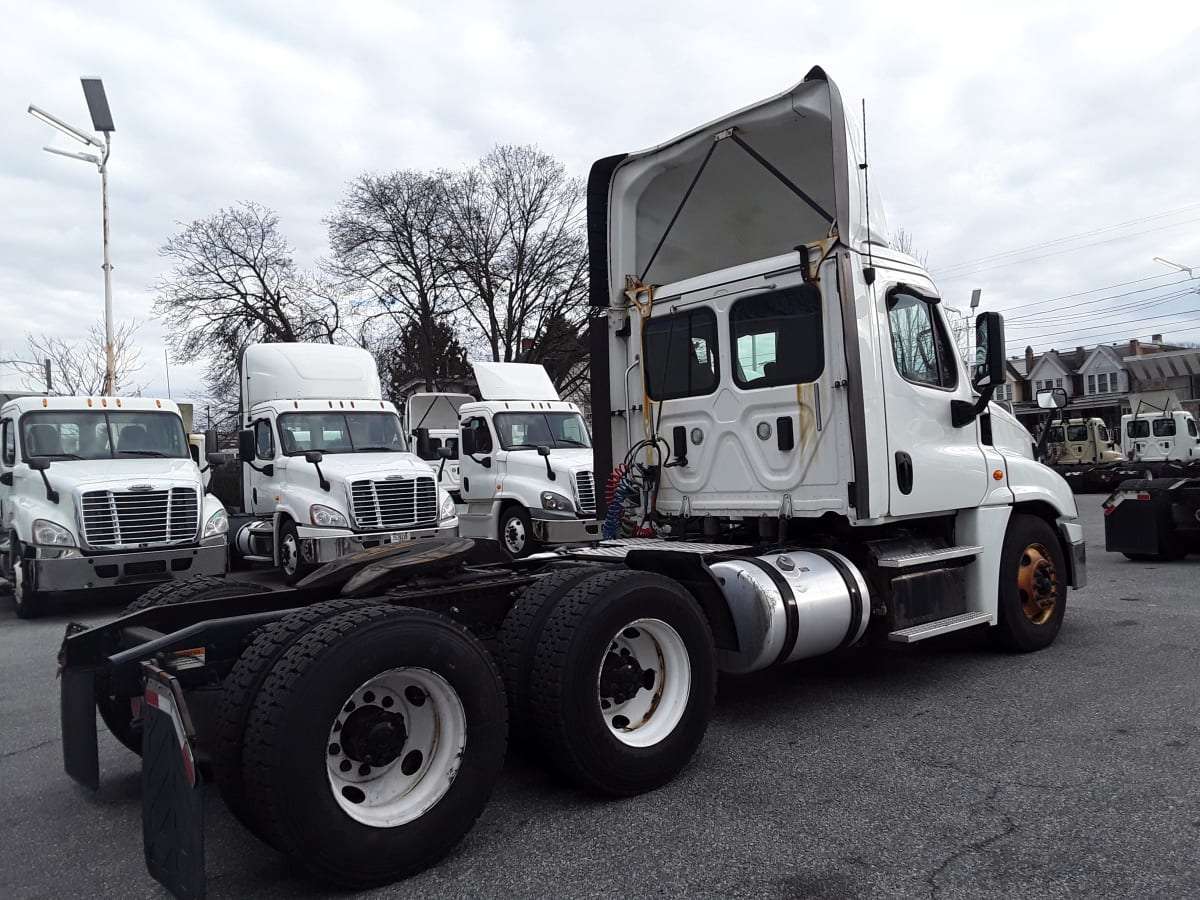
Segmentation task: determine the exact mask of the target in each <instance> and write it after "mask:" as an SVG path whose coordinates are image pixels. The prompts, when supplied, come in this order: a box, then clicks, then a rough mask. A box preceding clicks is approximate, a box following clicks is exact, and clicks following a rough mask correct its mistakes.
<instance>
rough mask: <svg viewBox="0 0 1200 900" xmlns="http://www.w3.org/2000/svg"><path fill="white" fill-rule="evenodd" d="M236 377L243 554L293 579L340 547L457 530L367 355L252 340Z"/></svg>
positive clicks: (238, 545) (450, 505)
mask: <svg viewBox="0 0 1200 900" xmlns="http://www.w3.org/2000/svg"><path fill="white" fill-rule="evenodd" d="M240 377H241V396H242V411H241V415H242V429H243V430H242V431H241V433H240V435H239V447H238V455H239V457H240V459H241V462H242V467H243V489H242V490H243V510H244V511H245V513H247V514H248V515H250V516H251V517H252V520H251V521H249V522H246V523H245V524H243V525H241V527H239V528H238V530H237V533H236V534H235V536H234V551H235V552H236V553H237V554H238V555H239V556H240V557H241V558H242V559H244V560H249V561H257V562H270V563H273V564H274V565H276V566H278V567H279V569H280V572H281V573H282V575H283V577H284V578H285V579H286V580H287V581H288V582H289V583H292V584H294V583H295V582H297V581H299V580H300V579H302V578H303V577H304V576H305V575H307V574H308V573H309V572H311V571H312V570H313V569H314V568H316V567H317V566H319V565H321V564H323V563H327V562H330V561H332V560H335V559H338V558H339V557H342V556H345V555H346V554H348V553H353V552H355V551H358V550H363V549H369V548H371V547H379V546H384V545H388V544H394V543H407V542H409V541H414V540H420V539H424V538H432V537H437V536H439V535H447V534H449V535H453V534H454V533H455V530H456V529H457V527H458V519H457V517H456V515H455V511H454V502H453V501H452V500H451V498H450V495H449V494H448V493H447V492H446V491H445V490H444V489H442V488H441V487H439V486H438V484H437V480H436V477H435V474H434V472H433V470H432V469H431V468H430V467H429V465H427V464H426V463H425V462H424V461H422V460H421V459H418V458H417V457H416V456H415V455H414V454H412V453H410V452H409V450H408V444H407V442H406V441H405V439H404V435H403V433H402V429H401V427H400V417H399V415H398V413H397V412H396V407H395V406H394V405H393V404H392V403H389V402H387V401H385V400H384V399H382V398H383V393H382V390H381V386H380V382H379V372H378V369H377V367H376V365H375V359H374V357H372V356H371V354H370V353H368V352H367V351H366V350H363V349H361V348H357V347H339V346H333V345H330V344H304V343H293V344H255V345H252V346H250V347H248V348H246V351H245V353H244V354H243V356H242V360H241V370H240Z"/></svg>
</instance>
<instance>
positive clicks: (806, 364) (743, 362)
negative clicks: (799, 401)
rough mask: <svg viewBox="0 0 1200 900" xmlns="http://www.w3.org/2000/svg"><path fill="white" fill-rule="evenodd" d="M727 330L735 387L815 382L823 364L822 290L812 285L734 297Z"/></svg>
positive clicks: (823, 366) (760, 386)
mask: <svg viewBox="0 0 1200 900" xmlns="http://www.w3.org/2000/svg"><path fill="white" fill-rule="evenodd" d="M729 332H730V334H729V337H730V341H731V342H732V344H733V353H732V355H733V379H734V381H735V382H737V385H738V386H739V387H744V388H764V387H775V386H777V385H783V384H800V383H802V382H806V381H815V380H816V379H817V377H818V376H819V375H820V374H821V371H822V370H823V369H824V368H825V341H824V339H823V336H822V334H821V294H820V292H819V291H818V290H817V289H816V288H815V287H813V286H812V285H807V284H806V285H801V286H799V287H791V288H785V289H784V290H781V291H770V292H768V293H765V294H755V295H754V296H751V297H747V298H745V299H744V300H739V301H737V302H736V303H734V304H733V307H732V308H731V309H730V310H729ZM781 350H782V351H783V352H780V351H781Z"/></svg>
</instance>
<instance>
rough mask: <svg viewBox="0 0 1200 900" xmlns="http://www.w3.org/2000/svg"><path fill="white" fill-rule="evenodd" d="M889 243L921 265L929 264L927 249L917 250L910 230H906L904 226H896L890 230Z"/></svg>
mask: <svg viewBox="0 0 1200 900" xmlns="http://www.w3.org/2000/svg"><path fill="white" fill-rule="evenodd" d="M891 243H892V247H893V248H894V249H896V250H899V251H900V252H901V253H907V254H908V255H909V256H911V257H912V258H913V259H915V260H916V261H917V262H919V263H920V264H921V265H923V266H925V265H928V264H929V251H927V250H918V249H917V248H916V244H915V242H914V241H913V236H912V232H911V231H907V230H905V229H904V228H897V229H896V230H895V231H894V232H892V236H891Z"/></svg>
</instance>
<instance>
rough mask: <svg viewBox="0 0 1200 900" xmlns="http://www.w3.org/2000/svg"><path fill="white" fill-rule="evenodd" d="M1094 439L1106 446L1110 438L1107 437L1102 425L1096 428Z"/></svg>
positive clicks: (1105, 429)
mask: <svg viewBox="0 0 1200 900" xmlns="http://www.w3.org/2000/svg"><path fill="white" fill-rule="evenodd" d="M1096 439H1097V440H1098V441H1100V443H1102V444H1107V443H1108V442H1109V441H1110V440H1112V438H1110V437H1109V436H1108V429H1107V428H1106V427H1104V426H1103V425H1097V426H1096Z"/></svg>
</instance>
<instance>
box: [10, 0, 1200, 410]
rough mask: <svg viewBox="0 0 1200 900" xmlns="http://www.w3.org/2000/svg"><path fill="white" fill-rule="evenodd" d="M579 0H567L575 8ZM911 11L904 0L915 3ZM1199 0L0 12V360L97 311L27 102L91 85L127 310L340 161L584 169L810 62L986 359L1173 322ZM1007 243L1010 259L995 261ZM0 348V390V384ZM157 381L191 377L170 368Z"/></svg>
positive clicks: (94, 283) (1194, 104)
mask: <svg viewBox="0 0 1200 900" xmlns="http://www.w3.org/2000/svg"><path fill="white" fill-rule="evenodd" d="M577 7H578V8H577ZM914 8H916V10H915V11H914ZM1198 55H1200V4H1197V3H1195V2H1188V3H1185V2H1160V3H1155V4H1147V5H1146V6H1144V7H1143V6H1137V5H1134V6H1131V5H1129V4H1128V3H1116V2H1089V3H1084V2H1079V3H1074V2H1072V3H1065V2H1046V0H1040V2H1033V3H1025V2H1014V0H1009V2H1004V3H988V2H979V0H976V2H972V3H961V2H954V3H945V4H934V3H919V2H918V3H896V2H892V0H889V2H865V3H846V2H836V3H824V4H818V3H796V2H795V0H788V2H763V3H758V2H753V0H743V2H738V3H734V2H728V0H724V2H719V3H710V2H698V0H690V2H648V0H639V2H623V0H610V2H607V3H604V4H587V5H586V7H585V5H584V4H578V5H576V4H571V3H564V2H532V0H531V2H460V0H447V2H441V3H432V2H428V0H425V2H387V0H377V2H354V3H350V2H347V3H341V4H335V3H328V2H321V3H314V2H308V0H289V2H256V3H245V2H241V3H234V2H212V3H190V4H175V3H162V2H109V3H106V4H102V5H97V4H86V5H85V4H79V3H58V2H52V0H39V2H38V3H36V4H9V5H8V7H7V9H6V11H5V28H4V34H3V36H2V37H0V76H2V77H0V117H2V121H3V122H4V126H3V132H2V134H3V135H4V140H3V141H2V142H0V160H2V164H0V211H2V219H0V314H2V315H3V319H2V325H0V358H8V357H14V356H21V355H23V353H24V350H25V339H24V335H25V333H26V332H35V333H49V334H53V335H57V336H61V337H68V338H69V337H76V336H79V335H82V334H83V333H84V332H86V331H87V328H88V326H89V325H90V324H91V323H92V322H94V321H99V320H100V318H101V316H102V314H103V305H104V304H103V280H102V273H101V271H100V261H101V246H100V184H99V176H98V175H97V174H96V171H95V169H94V168H93V167H90V166H88V165H87V164H85V163H82V162H76V161H73V160H68V159H64V158H62V157H58V156H52V155H50V154H47V153H43V152H42V151H41V149H40V148H41V147H42V146H43V145H44V144H52V145H54V146H57V147H61V148H63V149H80V148H79V146H78V145H72V143H71V142H70V141H69V140H68V139H67V138H66V137H64V136H62V135H60V134H58V133H57V132H55V131H53V130H52V129H50V128H49V127H47V126H45V125H44V124H42V123H40V122H38V121H37V120H35V119H34V118H33V117H32V116H29V115H26V107H27V106H28V105H29V104H30V103H31V102H32V103H35V104H37V105H38V106H41V107H43V108H45V109H47V110H49V111H51V112H53V113H55V114H56V115H58V116H60V117H61V118H64V119H66V120H67V121H70V122H72V123H75V124H78V125H81V126H86V125H87V124H88V123H89V119H88V113H87V107H86V105H85V103H84V99H83V94H82V91H81V89H80V85H79V76H81V75H98V76H101V77H102V78H103V79H104V85H105V88H106V90H107V93H108V98H109V103H110V106H111V108H112V113H113V118H114V120H115V123H116V127H117V132H116V134H115V135H114V144H113V153H112V159H111V162H110V166H109V171H110V203H111V207H112V262H113V266H114V272H113V294H114V310H115V316H116V318H117V319H118V320H124V319H126V318H129V317H134V318H138V319H142V320H145V324H144V325H143V326H142V329H141V332H140V334H141V337H142V342H143V346H144V352H143V362H144V363H145V365H146V369H145V371H144V373H143V376H142V378H143V380H145V381H146V382H148V390H149V392H150V393H152V394H163V393H165V391H166V378H165V371H164V370H165V364H164V360H163V349H162V332H161V328H160V327H159V326H158V325H157V323H155V322H153V321H152V320H150V318H149V315H150V307H151V303H152V301H153V291H152V286H153V284H154V282H155V280H156V278H157V277H158V276H159V274H160V272H161V270H162V261H161V260H160V259H159V257H158V256H157V255H156V250H157V248H158V247H159V246H161V245H162V243H163V242H164V241H165V240H166V239H167V238H168V237H169V236H171V235H172V234H173V233H175V232H177V231H178V230H179V228H180V225H179V223H181V222H188V221H191V220H194V219H196V218H200V217H204V216H207V215H209V214H211V213H213V212H215V211H216V210H217V209H219V208H221V207H224V206H229V205H231V204H234V203H236V202H239V201H244V200H255V201H258V202H260V203H263V204H266V205H267V206H270V207H272V208H274V209H275V210H276V211H277V212H278V213H279V216H280V221H281V225H282V228H283V230H284V233H285V234H286V235H287V237H288V238H289V239H290V241H291V242H292V244H293V245H294V247H295V249H296V257H297V261H298V262H299V263H300V264H301V265H303V266H311V265H313V264H314V263H315V262H316V260H317V259H318V258H319V257H320V256H321V255H322V254H323V253H324V252H325V249H326V238H325V230H324V227H323V226H322V224H321V219H322V218H323V217H324V216H325V215H326V214H327V213H328V212H329V211H330V210H331V209H332V208H333V206H334V205H335V203H336V202H337V200H338V199H339V197H340V196H341V194H342V191H343V189H344V186H345V184H346V183H347V182H348V181H349V180H350V179H352V178H354V177H355V176H356V175H358V174H360V173H362V172H364V171H367V170H372V171H387V170H391V169H399V168H433V167H450V168H454V167H461V166H464V165H467V164H469V163H471V162H474V161H475V160H477V159H478V158H479V157H481V156H482V155H483V154H485V153H486V152H487V151H488V150H489V149H490V148H491V147H492V146H494V145H495V144H497V143H533V144H537V145H538V146H540V147H541V148H542V149H543V150H545V151H547V152H549V153H551V154H552V155H554V156H556V157H558V158H559V159H561V160H562V161H563V162H564V163H565V164H566V165H567V167H568V169H569V170H570V171H571V172H572V173H574V174H577V175H579V176H581V177H582V176H586V174H587V170H588V167H589V166H590V165H591V163H592V162H593V161H594V160H596V159H598V158H600V157H603V156H608V155H610V154H612V153H617V152H625V151H632V150H637V149H641V148H644V147H648V146H651V145H654V144H657V143H660V142H661V141H663V140H665V139H667V138H670V137H672V136H674V135H676V134H678V133H680V132H683V131H685V130H688V129H689V128H691V127H693V126H695V125H698V124H700V123H702V122H705V121H708V120H710V119H713V118H715V117H717V116H719V115H721V114H724V113H726V112H729V111H732V110H733V109H736V108H739V107H741V106H744V105H746V104H748V103H751V102H753V101H756V100H759V99H762V98H764V97H766V96H769V95H771V94H774V93H777V92H778V91H781V90H783V89H785V88H787V87H788V86H790V85H791V84H793V83H795V82H797V81H799V80H800V79H801V78H803V76H804V74H805V73H806V72H807V71H808V69H809V68H810V67H811V66H813V65H821V66H822V67H824V68H825V70H826V72H828V73H829V75H830V77H831V78H833V80H834V81H836V82H837V84H838V86H839V88H840V89H841V92H842V96H843V98H844V100H845V102H846V104H847V106H848V107H855V108H856V107H857V106H858V104H859V102H860V100H861V99H862V98H865V99H866V102H867V120H868V147H869V150H870V156H871V176H872V180H873V182H874V184H875V185H876V186H878V189H879V192H880V194H881V196H882V198H883V201H884V204H885V207H886V212H887V217H888V223H889V227H890V228H891V229H893V230H894V229H896V228H899V227H903V228H904V229H905V230H906V231H908V232H910V233H911V234H912V236H913V239H914V242H915V245H916V247H917V249H918V250H920V251H922V252H923V253H925V254H927V257H928V265H929V268H930V269H931V270H932V271H933V274H934V278H935V280H936V281H937V282H938V285H939V287H940V289H941V291H942V295H943V297H944V298H945V299H946V301H947V302H948V303H950V304H951V305H956V306H962V307H964V308H965V307H966V306H967V304H968V302H969V297H970V293H971V290H972V289H973V288H976V287H978V288H982V289H983V301H984V308H985V309H998V310H1000V311H1002V312H1004V313H1005V316H1006V319H1007V320H1008V337H1009V352H1010V353H1018V352H1020V351H1021V350H1023V348H1024V346H1025V345H1026V344H1027V343H1032V344H1033V346H1034V347H1035V349H1039V350H1041V349H1048V348H1050V347H1056V348H1058V349H1073V348H1074V347H1075V346H1077V345H1080V344H1086V345H1092V344H1095V343H1096V342H1097V341H1119V340H1126V339H1128V338H1130V337H1138V338H1142V339H1148V338H1149V337H1150V336H1151V335H1152V334H1158V333H1161V334H1163V336H1164V338H1165V339H1166V340H1168V341H1196V342H1200V315H1197V310H1198V309H1200V294H1197V293H1195V290H1196V288H1197V287H1198V286H1200V280H1195V281H1189V278H1188V276H1187V275H1186V273H1181V272H1179V271H1178V270H1173V269H1171V268H1169V267H1167V266H1165V265H1162V264H1160V263H1156V262H1154V261H1152V257H1154V256H1159V257H1163V258H1165V259H1168V260H1173V261H1175V262H1177V263H1181V264H1183V265H1186V266H1195V267H1196V274H1197V276H1200V166H1198V160H1200V77H1198V76H1200V63H1198V62H1197V58H1198ZM1014 251H1017V252H1014ZM13 381H14V379H13V377H12V375H11V374H10V373H9V374H6V373H5V371H4V368H3V367H0V385H7V384H12V383H13ZM171 388H172V391H173V394H174V396H175V397H176V398H181V397H183V398H186V397H190V396H195V395H198V394H200V393H202V391H203V385H202V381H201V378H200V369H199V367H198V366H196V365H194V364H188V361H183V360H172V361H171Z"/></svg>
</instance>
